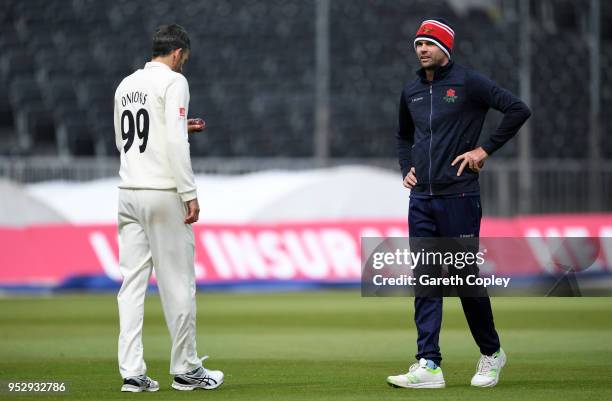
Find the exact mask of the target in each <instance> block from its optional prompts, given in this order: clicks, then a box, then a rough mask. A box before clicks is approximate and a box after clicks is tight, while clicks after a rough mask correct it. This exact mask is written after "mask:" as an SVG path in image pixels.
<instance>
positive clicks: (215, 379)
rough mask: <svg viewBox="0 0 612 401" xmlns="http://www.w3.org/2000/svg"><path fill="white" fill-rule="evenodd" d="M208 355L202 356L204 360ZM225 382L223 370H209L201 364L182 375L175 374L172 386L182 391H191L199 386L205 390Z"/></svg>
mask: <svg viewBox="0 0 612 401" xmlns="http://www.w3.org/2000/svg"><path fill="white" fill-rule="evenodd" d="M207 358H208V356H205V357H204V358H202V361H203V360H205V359H207ZM222 384H223V372H221V371H220V370H209V369H206V368H205V367H204V366H200V367H199V368H196V369H194V370H192V371H191V372H187V373H185V374H182V375H176V376H174V380H172V388H174V389H176V390H181V391H191V390H195V389H197V388H201V389H204V390H214V389H216V388H217V387H219V386H220V385H222Z"/></svg>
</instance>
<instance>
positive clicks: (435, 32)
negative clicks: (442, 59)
mask: <svg viewBox="0 0 612 401" xmlns="http://www.w3.org/2000/svg"><path fill="white" fill-rule="evenodd" d="M420 40H428V41H430V42H433V43H435V44H436V46H438V47H439V48H440V49H442V51H443V52H444V53H445V54H446V55H447V56H448V58H450V57H451V53H452V52H453V44H454V42H455V31H453V29H452V28H451V27H450V26H449V25H448V23H447V22H446V21H444V20H443V19H428V20H425V21H423V22H422V23H421V26H420V27H419V30H418V31H417V33H416V37H415V38H414V48H415V49H416V44H417V42H418V41H420Z"/></svg>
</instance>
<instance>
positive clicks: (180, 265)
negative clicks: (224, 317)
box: [117, 189, 202, 378]
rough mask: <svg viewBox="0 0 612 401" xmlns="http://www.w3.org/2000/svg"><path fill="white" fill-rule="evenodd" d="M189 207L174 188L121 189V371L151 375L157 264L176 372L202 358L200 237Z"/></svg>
mask: <svg viewBox="0 0 612 401" xmlns="http://www.w3.org/2000/svg"><path fill="white" fill-rule="evenodd" d="M186 212H187V208H186V206H185V204H184V202H182V201H181V199H180V197H179V195H178V194H177V193H176V191H174V190H148V189H119V268H120V270H121V274H122V275H123V284H122V285H121V289H120V290H119V294H118V295H117V301H118V304H119V326H120V333H119V372H120V373H121V376H122V377H123V378H126V377H130V376H138V375H143V374H146V371H147V366H146V364H145V361H144V356H143V346H142V323H143V318H144V300H145V294H146V291H147V286H148V283H149V278H150V276H151V271H152V269H153V268H155V275H156V278H157V287H158V289H159V295H160V298H161V303H162V307H163V310H164V316H165V318H166V324H167V325H168V330H169V331H170V337H171V338H172V352H171V354H170V374H173V375H177V374H183V373H187V372H189V371H191V370H193V369H196V368H197V367H199V366H202V363H201V362H200V360H199V359H198V355H197V351H196V304H195V293H196V286H195V269H194V248H195V242H194V236H193V229H192V228H191V225H188V224H185V223H183V221H184V219H185V215H186Z"/></svg>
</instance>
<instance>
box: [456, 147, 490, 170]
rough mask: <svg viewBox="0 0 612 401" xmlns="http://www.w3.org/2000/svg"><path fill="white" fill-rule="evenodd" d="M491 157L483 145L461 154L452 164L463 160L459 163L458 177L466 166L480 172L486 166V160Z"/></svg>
mask: <svg viewBox="0 0 612 401" xmlns="http://www.w3.org/2000/svg"><path fill="white" fill-rule="evenodd" d="M487 157H489V155H488V154H487V152H485V150H484V149H483V148H482V147H478V148H476V149H474V150H470V151H469V152H465V153H464V154H462V155H459V156H457V157H456V158H455V160H453V162H452V163H451V166H454V165H455V164H457V163H459V162H461V164H460V165H459V170H457V177H459V176H460V175H461V174H462V173H463V170H464V169H465V167H466V166H467V167H469V168H470V170H472V171H475V172H477V173H478V172H479V171H480V169H481V168H482V167H483V166H484V160H485V159H486V158H487Z"/></svg>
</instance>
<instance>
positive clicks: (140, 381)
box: [121, 375, 159, 393]
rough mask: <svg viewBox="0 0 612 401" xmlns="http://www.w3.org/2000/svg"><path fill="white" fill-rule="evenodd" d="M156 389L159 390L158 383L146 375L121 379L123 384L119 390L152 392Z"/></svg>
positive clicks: (125, 391)
mask: <svg viewBox="0 0 612 401" xmlns="http://www.w3.org/2000/svg"><path fill="white" fill-rule="evenodd" d="M157 390H159V383H158V382H156V381H155V380H153V379H151V378H150V377H149V376H146V375H140V376H132V377H126V378H125V379H123V386H121V391H123V392H124V393H142V392H143V391H146V392H154V391H157Z"/></svg>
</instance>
